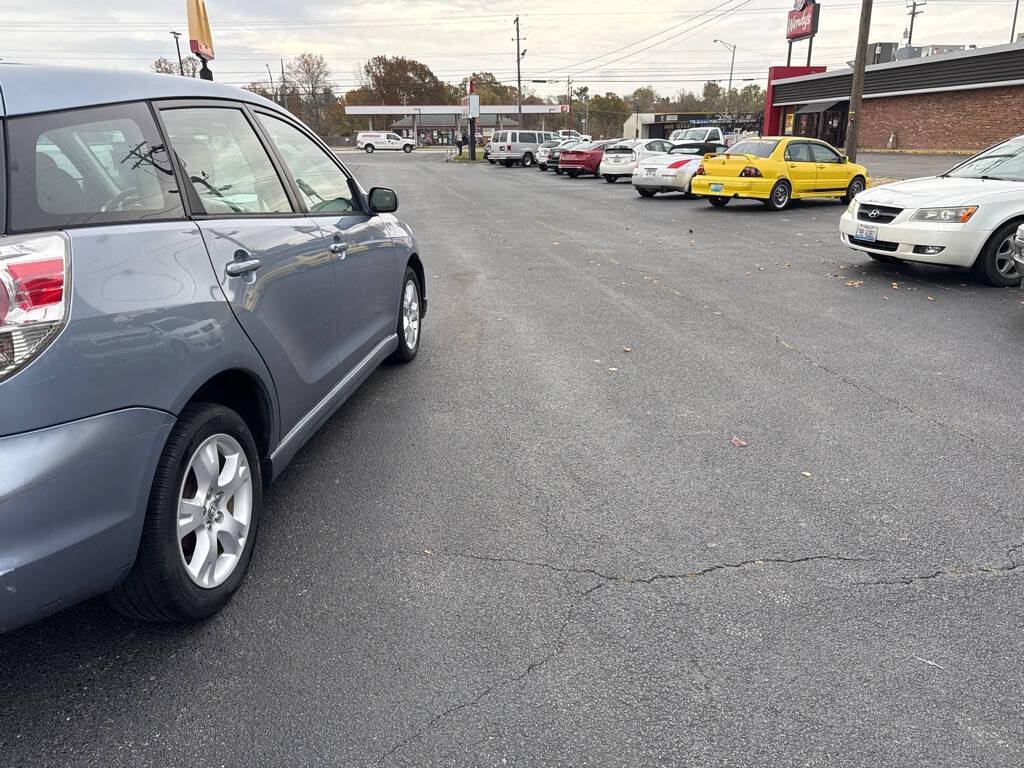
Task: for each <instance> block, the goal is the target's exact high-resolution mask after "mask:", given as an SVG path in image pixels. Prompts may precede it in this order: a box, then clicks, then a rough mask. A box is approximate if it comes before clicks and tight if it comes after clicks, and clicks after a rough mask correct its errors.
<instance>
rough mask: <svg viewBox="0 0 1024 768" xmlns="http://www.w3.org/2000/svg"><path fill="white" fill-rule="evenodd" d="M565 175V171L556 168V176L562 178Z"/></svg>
mask: <svg viewBox="0 0 1024 768" xmlns="http://www.w3.org/2000/svg"><path fill="white" fill-rule="evenodd" d="M563 173H565V171H563V170H562V169H561V168H555V174H556V175H558V176H561V175H562V174H563Z"/></svg>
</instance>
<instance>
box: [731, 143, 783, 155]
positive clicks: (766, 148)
mask: <svg viewBox="0 0 1024 768" xmlns="http://www.w3.org/2000/svg"><path fill="white" fill-rule="evenodd" d="M778 145H779V142H778V141H772V140H770V139H752V140H748V141H741V142H739V143H738V144H735V145H733V146H732V147H731V148H730V149H729V150H728V151H727V152H726V153H725V154H727V155H754V156H755V157H771V154H772V152H774V151H775V147H777V146H778Z"/></svg>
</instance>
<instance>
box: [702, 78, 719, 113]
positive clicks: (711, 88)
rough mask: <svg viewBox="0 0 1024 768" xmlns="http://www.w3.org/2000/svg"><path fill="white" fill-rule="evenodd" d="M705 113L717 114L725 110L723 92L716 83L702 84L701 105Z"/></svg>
mask: <svg viewBox="0 0 1024 768" xmlns="http://www.w3.org/2000/svg"><path fill="white" fill-rule="evenodd" d="M701 106H703V107H704V111H705V112H719V111H721V110H722V109H724V108H725V91H724V90H723V88H722V86H720V85H719V84H718V83H716V82H714V81H712V80H709V81H708V82H706V83H704V98H703V104H702V105H701Z"/></svg>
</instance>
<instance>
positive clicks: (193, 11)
mask: <svg viewBox="0 0 1024 768" xmlns="http://www.w3.org/2000/svg"><path fill="white" fill-rule="evenodd" d="M186 2H187V3H188V37H189V46H190V47H191V48H192V53H194V54H195V55H196V56H198V57H199V58H201V59H205V60H206V61H213V35H211V34H210V19H209V17H208V16H207V15H206V3H205V2H204V0H186Z"/></svg>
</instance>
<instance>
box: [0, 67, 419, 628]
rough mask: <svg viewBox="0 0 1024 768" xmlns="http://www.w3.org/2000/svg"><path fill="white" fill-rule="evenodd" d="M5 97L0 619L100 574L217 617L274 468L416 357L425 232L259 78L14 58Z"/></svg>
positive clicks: (88, 591)
mask: <svg viewBox="0 0 1024 768" xmlns="http://www.w3.org/2000/svg"><path fill="white" fill-rule="evenodd" d="M0 96H2V98H0V117H2V120H0V123H2V127H3V130H4V133H5V135H6V141H5V142H3V143H0V174H2V175H3V177H4V178H5V182H6V183H5V184H3V185H0V232H2V234H0V403H2V408H0V631H3V630H9V629H11V628H13V627H16V626H19V625H21V624H24V623H27V622H31V621H34V620H36V619H38V618H40V617H42V616H44V615H46V614H49V613H52V612H54V611H57V610H60V609H62V608H64V607H66V606H69V605H72V604H73V603H76V602H78V601H80V600H83V599H85V598H88V597H90V596H92V595H97V594H101V593H104V592H109V594H110V602H111V603H112V604H113V605H114V606H115V607H116V608H118V609H119V610H121V611H122V612H124V613H126V614H128V615H130V616H134V617H137V618H140V619H148V620H154V621H193V620H197V619H202V618H204V617H207V616H210V615H211V614H213V613H214V612H216V611H217V610H218V609H219V608H220V607H221V606H223V605H224V604H225V602H227V600H228V599H229V598H230V597H231V595H232V593H233V592H234V591H235V590H236V589H237V588H238V586H239V584H240V583H241V581H242V579H243V576H244V575H245V572H246V568H247V566H248V565H249V561H250V558H251V557H252V555H253V548H254V545H255V541H256V537H257V531H258V528H259V524H260V515H261V512H262V507H263V492H264V489H265V488H266V486H267V485H268V484H269V483H270V482H271V481H272V480H273V479H274V478H276V477H277V476H278V475H279V474H280V473H281V470H282V469H284V467H286V466H287V465H288V462H289V461H291V459H292V458H293V457H294V456H295V454H296V452H297V451H298V450H299V448H301V447H302V445H303V444H304V443H305V442H306V441H307V440H308V439H309V438H310V437H311V436H312V435H313V434H314V433H315V432H316V430H317V429H318V428H319V427H320V426H321V425H323V424H324V422H325V421H327V419H328V418H329V417H330V416H331V414H332V413H333V412H334V411H335V409H337V408H338V407H339V406H340V405H341V404H342V403H343V402H344V401H345V399H346V398H348V397H349V395H351V394H352V393H353V391H354V390H355V389H356V388H357V387H358V386H359V385H360V383H361V382H363V381H364V380H365V379H366V378H367V377H368V376H369V375H370V374H371V373H372V372H373V371H374V369H375V368H376V367H377V366H378V365H379V364H380V363H381V362H383V361H384V360H387V359H391V360H394V361H397V362H409V361H411V360H412V359H413V358H415V357H416V353H417V351H418V350H419V347H420V343H421V328H422V320H423V316H424V314H425V312H426V306H427V303H426V296H425V284H424V270H423V265H422V263H421V261H420V255H419V249H418V247H417V244H416V241H415V239H414V238H413V236H412V234H411V232H410V231H409V229H408V228H407V227H406V226H405V225H404V224H403V223H402V222H401V221H399V220H398V219H397V218H396V217H395V216H394V215H393V212H394V211H395V210H396V209H397V207H398V198H397V195H396V194H395V192H393V191H392V190H389V189H385V188H381V187H377V188H373V189H370V190H369V191H368V192H367V191H365V190H364V189H363V188H362V187H361V186H360V185H359V183H358V182H357V181H356V180H355V179H354V178H353V177H352V175H351V174H350V173H349V172H348V170H346V168H345V167H344V165H342V163H341V162H339V160H338V158H337V157H336V156H335V154H334V153H332V152H331V151H330V150H329V149H328V148H327V147H326V146H325V145H324V144H323V143H322V142H321V141H320V140H319V139H318V138H317V137H316V135H315V134H313V133H312V132H311V131H310V130H309V129H307V128H306V127H305V126H304V125H303V124H302V123H300V122H298V121H297V120H296V119H295V118H294V117H292V116H291V115H290V114H289V113H288V112H285V111H284V110H282V109H281V108H279V107H278V106H277V105H275V104H273V103H271V102H270V101H267V100H265V99H263V98H261V97H259V96H257V95H255V94H253V93H251V92H249V91H244V90H240V89H237V88H231V87H228V86H224V85H217V84H213V83H207V82H205V81H203V80H198V79H192V78H184V77H170V76H167V75H156V74H142V73H133V72H123V71H115V70H103V71H99V70H96V71H91V70H75V69H64V68H54V67H35V66H13V65H0ZM4 153H6V157H5V156H4ZM5 190H7V191H9V196H8V198H7V199H6V200H3V197H4V194H5Z"/></svg>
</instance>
